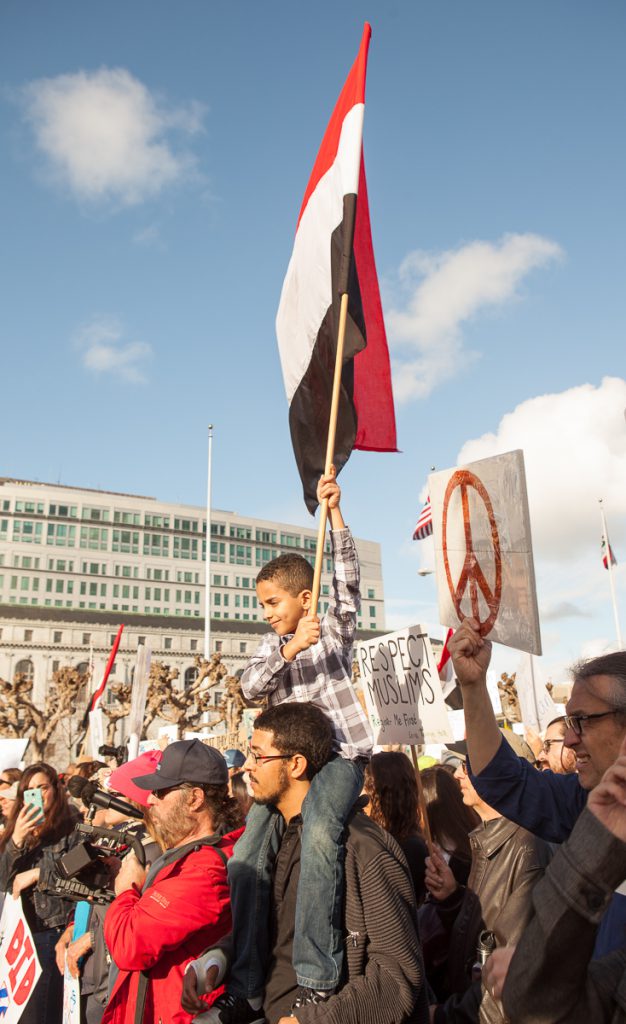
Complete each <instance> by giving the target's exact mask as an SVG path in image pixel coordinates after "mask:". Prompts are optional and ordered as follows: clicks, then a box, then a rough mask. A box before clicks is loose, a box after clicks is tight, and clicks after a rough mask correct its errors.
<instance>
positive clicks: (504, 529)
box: [428, 450, 541, 654]
mask: <svg viewBox="0 0 626 1024" xmlns="http://www.w3.org/2000/svg"><path fill="white" fill-rule="evenodd" d="M428 485H429V490H430V501H431V507H432V516H433V540H434V547H435V569H436V574H437V596H438V600H439V617H440V621H441V623H442V624H443V625H445V626H452V628H456V627H457V626H458V625H459V624H460V623H461V622H463V620H464V619H465V618H467V617H469V616H472V617H473V618H475V619H477V620H478V622H479V623H480V631H481V635H482V636H485V637H489V639H490V640H496V641H497V642H498V643H501V644H505V645H506V646H507V647H516V648H518V650H520V651H527V652H528V653H532V654H541V636H540V632H539V612H538V609H537V595H536V590H535V569H534V564H533V553H532V540H531V534H530V516H529V512H528V497H527V494H526V475H525V472H524V455H523V452H522V451H519V450H518V451H514V452H507V454H506V455H495V456H493V458H490V459H482V460H481V461H479V462H472V463H469V464H468V465H467V466H461V467H459V468H458V469H446V470H444V471H443V472H440V473H432V474H431V475H430V476H429V478H428Z"/></svg>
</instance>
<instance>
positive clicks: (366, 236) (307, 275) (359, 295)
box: [276, 24, 397, 512]
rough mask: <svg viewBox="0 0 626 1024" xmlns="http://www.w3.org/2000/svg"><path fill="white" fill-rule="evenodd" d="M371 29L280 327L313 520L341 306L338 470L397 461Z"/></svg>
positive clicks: (299, 241)
mask: <svg viewBox="0 0 626 1024" xmlns="http://www.w3.org/2000/svg"><path fill="white" fill-rule="evenodd" d="M370 36H371V28H370V26H369V25H367V24H366V25H365V28H364V30H363V38H362V40H361V48H360V50H359V54H358V57H357V59H356V61H355V62H354V64H353V66H352V70H351V71H350V74H349V75H348V78H347V80H346V83H345V85H344V87H343V89H342V92H341V95H340V96H339V99H338V101H337V105H336V106H335V109H334V111H333V113H332V116H331V119H330V121H329V123H328V127H327V129H326V134H325V135H324V138H323V140H322V145H321V147H320V150H319V153H318V154H317V159H316V161H315V165H314V167H313V172H312V174H311V177H310V179H309V183H308V185H307V188H306V192H305V194H304V199H303V201H302V207H301V209H300V216H299V217H298V225H297V228H296V238H295V242H294V247H293V252H292V255H291V261H290V263H289V267H288V268H287V275H286V277H285V281H284V283H283V290H282V294H281V297H280V305H279V308H278V314H277V317H276V333H277V335H278V347H279V351H280V359H281V363H282V370H283V377H284V381H285V389H286V391H287V401H288V403H289V427H290V431H291V439H292V442H293V448H294V454H295V457H296V462H297V465H298V470H299V472H300V477H301V479H302V486H303V489H304V500H305V502H306V504H307V507H308V509H309V511H311V512H314V511H315V509H316V507H317V499H316V497H315V489H316V485H317V481H318V479H319V477H320V475H321V474H322V472H323V470H324V461H325V454H326V442H327V437H328V423H329V413H330V404H331V395H332V384H333V373H334V365H335V353H336V348H337V327H338V321H339V306H340V296H341V295H342V294H343V293H344V292H347V293H348V296H349V300H348V319H347V328H346V338H345V348H344V356H343V369H342V379H341V393H340V398H339V414H338V421H337V435H336V443H335V455H334V462H335V465H336V467H337V470H338V471H339V470H340V469H341V468H342V467H343V466H344V465H345V463H346V462H347V460H348V458H349V456H350V453H351V452H352V449H353V448H360V449H362V450H364V451H380V452H389V451H396V450H397V448H396V425H395V414H394V407H393V396H392V391H391V372H390V366H389V352H388V350H387V338H386V335H385V324H384V321H383V312H382V306H381V302H380V292H379V288H378V280H377V277H376V264H375V262H374V251H373V247H372V234H371V229H370V217H369V209H368V203H367V186H366V182H365V167H364V164H363V141H362V136H363V114H364V109H365V106H364V104H365V74H366V68H367V52H368V47H369V41H370Z"/></svg>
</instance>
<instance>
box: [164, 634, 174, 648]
mask: <svg viewBox="0 0 626 1024" xmlns="http://www.w3.org/2000/svg"><path fill="white" fill-rule="evenodd" d="M163 647H164V648H165V650H166V651H171V649H172V638H171V636H165V637H163Z"/></svg>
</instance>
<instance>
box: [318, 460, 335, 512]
mask: <svg viewBox="0 0 626 1024" xmlns="http://www.w3.org/2000/svg"><path fill="white" fill-rule="evenodd" d="M326 498H328V507H329V509H333V508H338V507H339V502H340V501H341V487H340V486H339V484H338V483H337V470H336V469H335V467H334V466H331V467H330V473H328V475H326V476H321V477H320V479H319V483H318V485H317V500H318V501H319V503H320V505H321V504H322V502H323V501H325V499H326Z"/></svg>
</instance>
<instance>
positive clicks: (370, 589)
mask: <svg viewBox="0 0 626 1024" xmlns="http://www.w3.org/2000/svg"><path fill="white" fill-rule="evenodd" d="M367 596H368V598H369V600H370V601H371V600H373V598H375V597H376V594H375V593H374V588H373V587H368V590H367Z"/></svg>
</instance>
